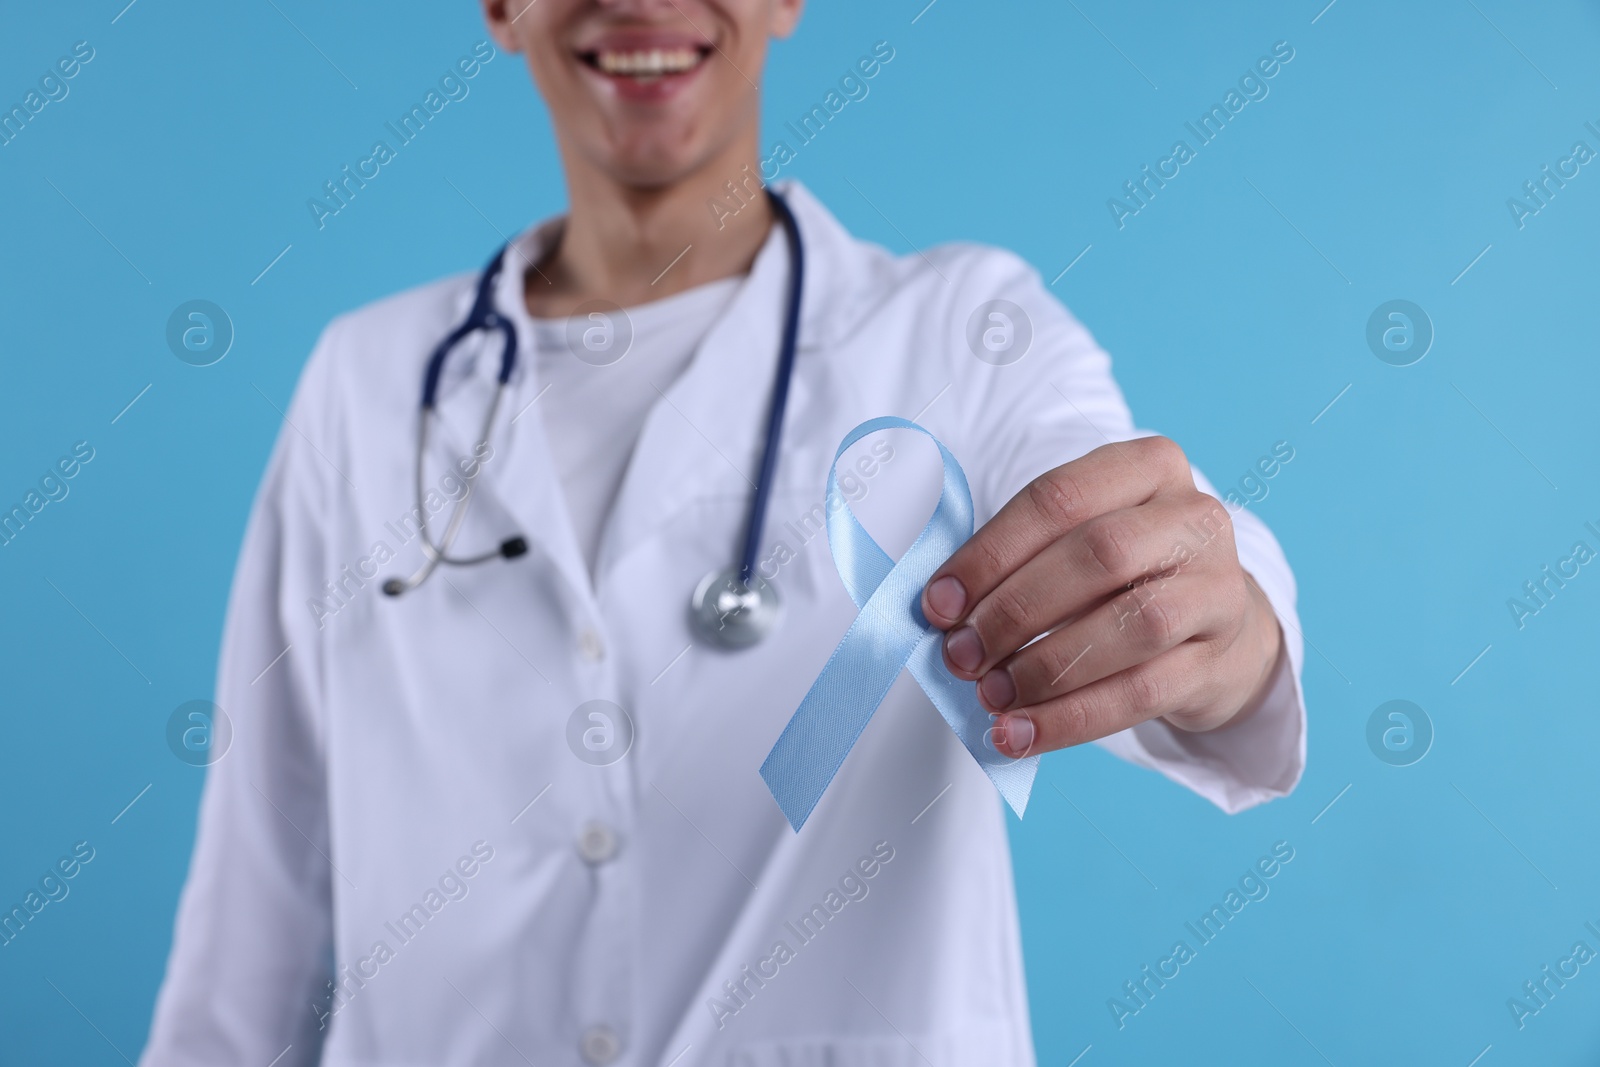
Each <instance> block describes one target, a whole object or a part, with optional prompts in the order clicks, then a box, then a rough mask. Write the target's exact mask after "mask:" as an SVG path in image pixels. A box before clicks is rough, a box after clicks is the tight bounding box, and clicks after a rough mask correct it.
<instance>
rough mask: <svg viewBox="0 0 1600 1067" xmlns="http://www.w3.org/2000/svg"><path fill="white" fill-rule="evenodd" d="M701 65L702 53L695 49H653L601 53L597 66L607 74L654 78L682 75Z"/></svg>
mask: <svg viewBox="0 0 1600 1067" xmlns="http://www.w3.org/2000/svg"><path fill="white" fill-rule="evenodd" d="M699 63H700V52H699V50H698V49H694V48H668V49H660V48H652V49H649V50H639V51H634V52H601V53H599V54H598V55H597V57H596V60H595V65H596V66H598V67H599V68H600V69H601V70H603V71H605V72H606V73H607V74H627V75H631V76H633V77H636V78H652V77H658V76H660V75H663V74H682V73H683V72H684V71H688V70H693V69H694V68H695V67H696V66H697V65H698V64H699Z"/></svg>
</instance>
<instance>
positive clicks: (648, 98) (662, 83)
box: [578, 59, 707, 104]
mask: <svg viewBox="0 0 1600 1067" xmlns="http://www.w3.org/2000/svg"><path fill="white" fill-rule="evenodd" d="M706 63H707V60H704V59H702V60H701V61H700V62H699V63H697V64H695V65H694V67H693V68H692V69H690V70H686V71H684V72H683V73H682V74H663V75H660V76H659V77H655V78H651V79H649V80H645V81H641V80H640V79H638V78H634V77H631V76H629V75H626V74H607V73H606V72H605V71H602V70H596V69H595V68H594V67H591V66H590V65H589V64H587V63H585V62H583V61H582V60H579V61H578V65H579V66H581V67H582V68H583V70H584V72H585V73H586V74H588V75H589V76H590V77H591V78H594V79H595V80H597V81H598V82H600V84H602V85H605V86H606V87H607V88H608V89H609V90H610V91H611V92H613V93H615V94H616V95H617V96H618V97H620V98H621V99H623V100H626V101H628V102H629V103H632V104H659V103H662V102H664V101H666V100H670V99H672V98H673V97H674V96H676V95H677V94H678V93H680V92H682V91H683V89H684V87H685V86H686V85H688V84H689V83H690V82H691V81H693V80H694V78H695V76H696V75H698V74H699V73H700V72H701V71H702V70H704V69H705V67H706Z"/></svg>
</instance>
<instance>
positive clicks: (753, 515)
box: [383, 189, 805, 596]
mask: <svg viewBox="0 0 1600 1067" xmlns="http://www.w3.org/2000/svg"><path fill="white" fill-rule="evenodd" d="M766 193H767V198H768V201H769V202H770V203H771V205H772V209H773V212H774V213H775V214H776V215H777V217H778V222H779V223H780V225H782V226H783V230H784V238H785V241H786V243H787V244H788V248H789V291H788V299H787V301H786V307H785V311H784V319H783V332H782V334H781V339H780V344H779V348H778V365H777V368H776V371H775V373H774V380H773V383H772V398H771V401H770V403H769V405H768V409H767V422H766V433H765V441H764V444H763V447H762V452H761V468H760V470H759V471H758V473H757V476H756V487H755V493H754V495H753V496H752V498H751V501H750V510H749V514H748V516H747V517H746V520H745V529H744V541H743V550H742V552H741V553H740V557H739V561H740V567H739V580H740V582H741V583H742V584H744V585H745V586H746V587H747V588H748V587H752V586H753V585H754V583H755V579H756V577H757V576H756V573H755V567H756V558H757V556H758V555H759V554H760V548H761V534H762V527H763V526H764V525H765V521H766V513H767V504H768V501H769V500H770V498H771V496H772V485H773V481H774V479H775V477H776V475H777V468H778V453H779V445H780V442H781V439H782V436H783V416H784V411H785V409H786V408H787V406H788V400H789V383H790V380H791V379H792V378H793V376H794V361H795V351H796V349H797V348H798V344H799V335H800V300H801V296H802V293H803V291H804V285H805V250H804V247H803V245H802V243H801V240H800V226H799V224H798V223H797V222H796V221H795V217H794V213H793V212H792V211H791V210H790V209H789V205H788V203H787V202H786V201H785V200H784V199H783V197H781V196H779V195H778V194H777V193H775V192H773V191H772V190H771V189H768V190H766ZM510 248H511V246H510V244H509V243H508V244H506V245H503V246H501V248H500V250H499V251H498V252H497V253H496V254H495V257H494V259H492V260H490V262H489V265H488V266H487V267H485V268H484V270H483V273H482V274H481V275H480V276H479V278H478V284H477V289H476V291H475V292H474V294H473V301H472V308H471V310H470V311H469V312H468V313H467V317H466V318H465V319H464V320H462V322H461V324H460V325H458V326H457V327H456V328H455V329H453V330H451V331H450V333H449V334H448V335H447V336H445V338H444V339H443V340H441V341H440V342H439V344H438V345H436V346H435V347H434V350H433V353H432V355H431V356H430V357H429V358H428V365H427V369H426V371H425V372H424V374H423V379H422V403H421V411H420V417H419V419H418V425H417V439H416V463H415V470H416V484H415V486H414V489H415V494H416V507H417V512H418V515H419V516H420V521H419V523H418V527H419V529H420V532H421V537H422V551H423V555H424V557H425V558H424V560H423V562H422V565H421V566H420V567H419V568H418V569H417V570H416V571H415V572H414V573H413V574H411V575H410V576H409V577H407V578H391V579H389V580H388V581H386V582H385V583H384V585H383V590H384V592H385V593H388V594H389V595H391V596H398V595H400V594H401V593H404V592H409V591H410V590H412V589H415V588H417V587H418V586H419V585H421V584H422V583H423V582H425V581H427V579H428V577H429V576H430V575H432V574H433V572H434V571H435V570H436V569H437V568H438V567H439V565H440V564H450V565H451V566H468V565H472V564H477V563H484V562H486V561H488V560H491V559H493V558H495V557H496V556H504V557H506V558H508V559H509V558H513V557H515V556H518V555H521V554H522V553H523V552H524V551H526V550H527V543H526V542H525V541H524V540H523V539H522V538H521V537H520V536H514V537H510V538H507V539H506V540H505V541H502V542H501V543H500V545H499V546H498V547H496V548H493V549H490V550H488V551H485V552H481V553H478V554H476V555H472V556H452V555H450V546H451V545H452V544H454V543H455V539H456V535H457V534H459V533H460V531H461V527H462V524H463V523H465V521H466V517H467V509H468V507H469V506H470V505H471V503H472V495H473V491H474V489H475V487H476V484H477V477H478V474H479V473H480V470H481V467H475V468H474V469H473V472H472V474H471V475H470V476H467V477H466V491H465V492H464V493H463V494H462V497H461V500H460V501H458V502H457V503H456V505H455V508H454V509H453V510H452V511H451V513H450V519H449V521H448V522H447V523H446V524H445V529H444V533H443V536H441V537H440V538H439V539H438V540H437V541H435V540H434V539H433V534H432V530H431V528H430V526H429V523H428V513H427V509H426V508H425V506H424V500H425V495H426V493H425V486H424V485H423V479H424V477H425V475H424V470H423V467H424V459H425V458H426V455H427V449H428V436H429V433H428V431H429V426H430V424H431V423H432V422H433V420H434V419H435V418H436V411H435V401H436V400H437V397H438V391H439V382H440V380H441V378H442V377H443V374H444V366H445V363H446V362H447V361H448V360H449V358H450V354H451V352H453V351H454V350H455V347H456V346H457V345H459V344H460V343H461V342H462V341H463V340H465V339H466V338H467V337H468V336H470V335H471V334H473V333H477V332H479V331H483V332H485V333H488V332H491V331H492V332H498V333H499V334H500V338H501V348H500V372H499V375H498V376H497V380H496V383H495V391H494V397H493V399H491V400H490V402H489V406H488V408H487V409H486V410H485V412H484V417H483V424H482V427H481V429H480V430H479V433H478V447H479V449H480V450H481V449H482V448H483V447H484V446H485V445H487V444H488V441H489V435H490V434H491V433H492V432H493V429H494V420H495V417H496V416H497V415H498V413H499V410H500V404H501V399H502V398H503V396H504V395H505V390H506V383H507V382H509V381H510V379H511V374H512V372H513V371H514V370H515V369H516V365H517V358H518V351H517V331H516V327H515V326H514V325H513V324H512V323H511V321H510V320H508V319H507V318H506V317H505V316H503V315H501V314H500V313H498V312H497V311H495V309H494V290H495V285H496V284H497V282H498V281H499V278H500V273H501V271H502V270H503V269H504V267H505V258H506V253H507V252H508V251H509V250H510ZM463 473H465V472H463Z"/></svg>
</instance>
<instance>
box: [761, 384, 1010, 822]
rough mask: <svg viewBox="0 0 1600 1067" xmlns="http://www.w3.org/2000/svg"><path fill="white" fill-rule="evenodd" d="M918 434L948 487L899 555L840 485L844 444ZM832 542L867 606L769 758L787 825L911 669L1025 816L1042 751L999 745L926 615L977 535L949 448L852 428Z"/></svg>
mask: <svg viewBox="0 0 1600 1067" xmlns="http://www.w3.org/2000/svg"><path fill="white" fill-rule="evenodd" d="M893 429H899V430H914V431H916V432H917V433H920V434H922V435H923V436H924V437H926V438H927V439H928V440H930V441H932V442H933V443H934V444H935V445H937V446H938V448H939V456H940V458H941V459H942V460H943V461H944V484H943V487H942V488H941V490H940V493H939V502H938V504H937V505H935V507H934V509H933V515H932V516H931V517H930V518H929V519H928V523H927V525H926V526H924V527H923V528H922V532H921V533H920V534H918V535H917V539H916V541H915V542H913V543H912V545H911V547H910V548H908V549H907V550H906V553H905V555H903V556H901V557H900V559H899V560H898V561H896V560H892V559H890V558H889V554H888V553H887V552H885V551H884V550H883V549H882V547H880V546H879V545H878V543H877V542H876V541H874V540H873V539H872V535H870V534H869V533H867V531H866V528H865V527H863V526H862V525H861V523H860V521H859V520H858V519H857V518H856V517H855V514H854V513H853V512H852V511H851V510H850V504H849V502H848V501H847V500H845V498H844V495H843V494H842V493H841V492H840V490H839V481H838V476H837V473H836V469H837V467H838V464H839V457H841V456H843V455H844V453H845V450H846V449H848V448H849V447H850V446H851V445H853V444H855V443H856V442H857V441H859V440H861V438H863V437H865V436H867V435H868V434H872V433H877V432H879V431H881V430H893ZM824 510H826V512H827V518H828V547H829V549H830V550H831V551H832V553H833V562H834V566H835V567H836V568H837V569H838V571H839V577H840V579H842V580H843V582H844V586H845V589H846V590H847V591H848V592H849V593H850V599H851V600H853V601H855V604H856V607H858V608H859V609H860V612H859V614H857V615H856V618H855V621H854V622H852V623H851V624H850V628H849V630H847V631H845V635H844V637H843V639H841V640H840V642H839V646H838V647H837V648H836V649H834V651H833V655H832V656H830V657H828V662H827V664H826V665H824V666H823V668H822V673H820V674H819V675H817V680H816V681H815V682H813V683H812V684H811V689H810V690H809V691H808V692H807V693H806V695H805V699H803V700H802V701H801V702H800V707H799V708H797V709H796V710H795V713H794V715H793V716H791V717H790V719H789V723H788V725H786V726H785V727H784V728H783V733H781V734H779V735H778V740H777V742H776V743H774V744H773V746H772V751H771V752H770V753H768V754H767V758H766V761H765V762H764V763H762V764H761V777H762V779H763V780H764V781H765V782H766V783H767V788H768V789H770V790H771V791H772V796H773V799H774V800H776V801H777V802H778V807H779V808H781V809H782V810H783V814H784V816H785V817H786V818H787V819H788V820H789V825H790V826H792V827H794V829H796V830H799V829H800V827H801V826H803V825H805V821H806V819H807V817H809V816H810V814H811V811H812V809H813V808H815V807H816V806H817V802H818V801H819V800H821V799H822V794H823V792H824V791H825V790H826V789H827V788H828V783H830V782H831V781H833V777H834V775H835V774H837V773H838V771H839V767H840V766H841V765H843V763H844V760H845V757H846V756H848V755H849V754H850V750H851V749H852V748H853V747H855V743H856V739H857V738H859V737H860V736H861V731H862V730H864V729H865V728H866V725H867V722H868V721H869V720H870V719H871V718H872V714H873V712H875V711H877V710H878V705H879V704H881V703H883V699H884V697H885V696H887V695H888V693H889V687H890V686H891V685H893V684H894V680H895V679H896V678H898V677H899V676H900V672H901V671H902V670H909V671H910V672H911V677H912V678H914V679H915V680H916V682H917V684H918V685H920V686H921V687H922V690H923V692H925V693H927V694H928V699H930V700H931V701H933V706H934V707H935V708H937V709H938V710H939V714H940V715H941V716H943V718H944V721H945V722H946V723H947V724H948V725H949V726H950V729H951V730H953V731H954V732H955V735H956V736H957V737H958V738H960V739H961V743H962V745H964V746H965V747H966V749H967V751H968V752H969V753H971V755H972V758H973V759H974V760H976V761H977V762H978V765H979V766H980V767H982V768H983V770H984V773H985V774H987V775H988V776H989V780H990V781H992V782H993V783H994V785H995V788H996V789H998V790H999V791H1000V795H1001V796H1002V797H1004V798H1005V801H1006V803H1007V804H1010V805H1011V810H1012V811H1015V812H1016V813H1017V816H1018V817H1019V818H1020V817H1021V815H1022V813H1023V811H1024V809H1026V808H1027V806H1028V794H1029V792H1030V791H1031V790H1032V789H1033V778H1034V774H1035V773H1036V772H1037V770H1038V765H1039V757H1038V756H1026V757H1024V758H1022V759H1012V758H1011V757H1009V756H1005V755H1002V754H1001V753H1000V752H998V751H997V750H996V749H995V748H994V746H993V745H992V744H990V742H989V729H990V718H989V713H988V712H987V711H985V710H984V709H983V706H982V705H981V704H979V703H978V694H977V685H976V683H974V682H964V681H962V680H961V679H959V678H957V677H955V676H954V675H953V674H951V673H950V671H949V669H948V668H947V667H946V666H945V665H944V657H943V655H942V654H941V651H940V648H941V644H942V641H943V637H944V634H943V632H942V631H940V630H938V629H937V628H936V627H934V626H933V625H932V624H930V623H929V622H928V621H927V619H926V618H924V617H923V614H922V587H923V586H924V585H926V584H927V582H928V579H929V578H930V577H932V576H933V572H934V571H935V570H937V569H938V568H939V566H940V564H942V563H944V561H945V560H947V559H949V558H950V556H951V554H952V553H954V552H955V550H956V549H957V548H960V547H961V545H962V544H963V543H965V542H966V540H967V539H968V538H970V537H971V536H972V530H973V511H972V491H971V489H970V488H968V486H967V476H966V474H965V473H963V472H962V470H961V464H959V463H957V462H956V459H955V457H954V456H952V455H951V454H950V452H949V450H948V449H946V448H945V447H944V444H943V443H942V442H940V441H939V439H938V438H937V437H934V436H933V434H931V433H929V432H928V431H927V430H925V429H923V428H922V427H921V426H918V425H917V424H916V423H914V422H911V421H910V420H907V419H901V418H896V417H894V416H892V415H888V416H883V417H881V418H876V419H869V420H868V421H866V422H864V423H862V424H861V425H860V426H857V427H856V428H855V429H853V430H851V431H850V432H849V433H848V434H846V435H845V438H844V440H843V441H842V442H840V444H839V449H838V451H837V452H835V453H834V455H833V464H832V465H831V466H830V467H829V468H828V493H827V506H826V508H825V509H824Z"/></svg>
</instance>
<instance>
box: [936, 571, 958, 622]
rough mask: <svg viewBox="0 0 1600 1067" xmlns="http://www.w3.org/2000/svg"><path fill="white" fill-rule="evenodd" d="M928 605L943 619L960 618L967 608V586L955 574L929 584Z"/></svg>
mask: <svg viewBox="0 0 1600 1067" xmlns="http://www.w3.org/2000/svg"><path fill="white" fill-rule="evenodd" d="M928 607H930V608H932V609H933V612H934V614H935V615H938V616H939V617H940V618H942V619H951V620H955V619H959V618H961V614H962V612H964V611H966V610H967V587H966V586H964V585H962V584H961V579H960V578H957V577H956V576H955V575H953V574H947V575H945V576H944V577H943V578H940V579H939V580H938V581H936V582H934V583H933V584H932V585H930V586H928Z"/></svg>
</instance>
